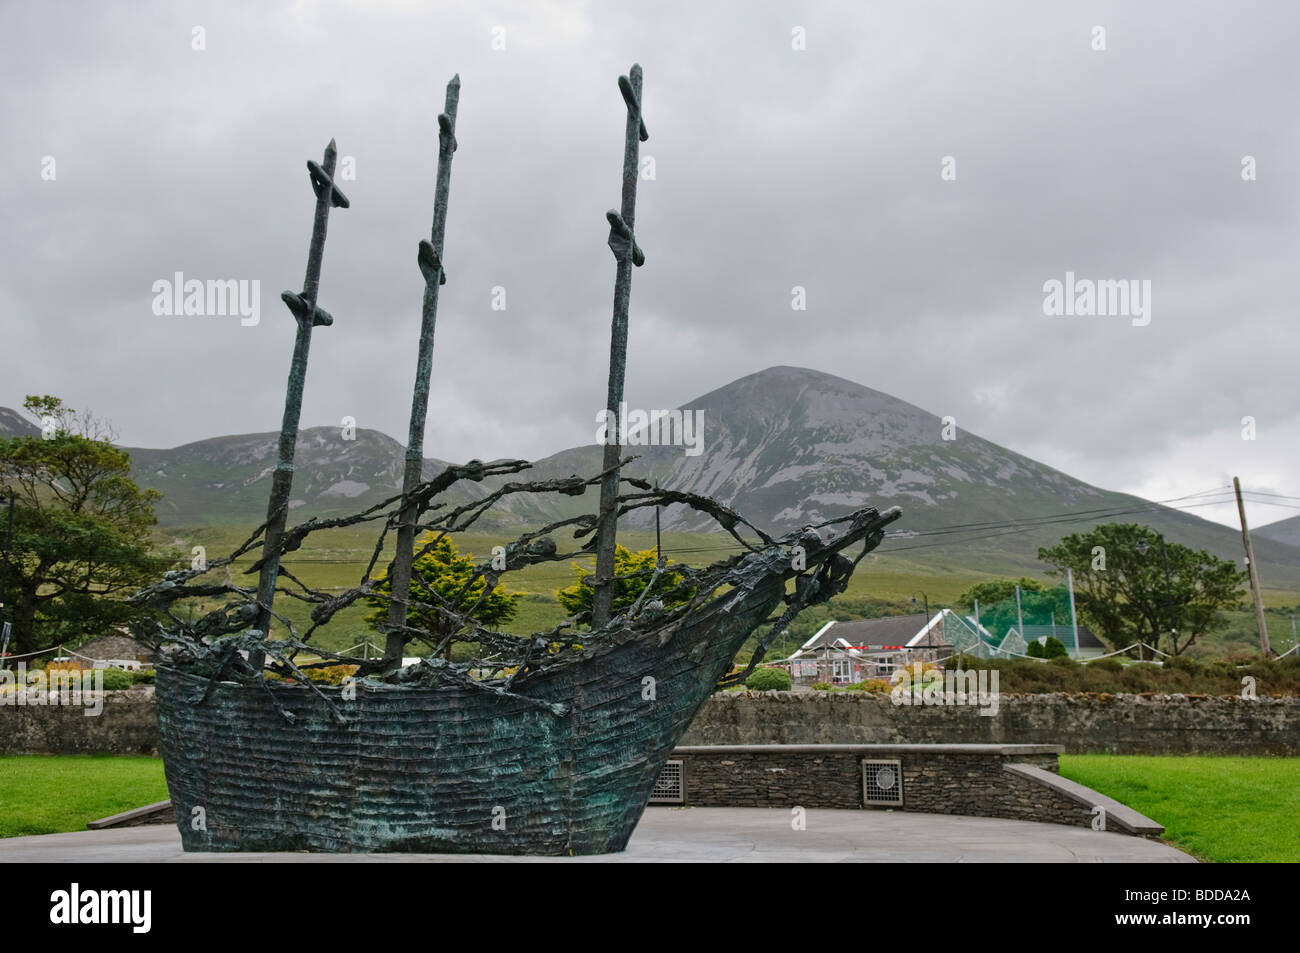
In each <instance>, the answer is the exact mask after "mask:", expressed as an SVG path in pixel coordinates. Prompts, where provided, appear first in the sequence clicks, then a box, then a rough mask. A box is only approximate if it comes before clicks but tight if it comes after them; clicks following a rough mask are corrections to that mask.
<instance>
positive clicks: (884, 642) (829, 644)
mask: <svg viewBox="0 0 1300 953" xmlns="http://www.w3.org/2000/svg"><path fill="white" fill-rule="evenodd" d="M925 624H926V622H925V618H924V617H923V616H920V615H893V616H884V617H883V618H880V619H856V620H854V621H852V622H837V621H835V620H834V619H832V620H831V621H830V622H827V623H826V624H825V625H824V626H822V627H821V628H820V629H818V630H817V633H816V634H815V635H814V636H813V637H812V638H811V639H809V640H808V641H807V642H805V643H804V644H803V645H801V646H800V647H799V651H798V652H796V653H794V654H795V656H799V655H806V654H809V653H812V652H819V651H822V650H824V649H827V648H839V649H844V650H853V649H856V650H858V651H865V652H879V651H883V650H885V649H901V648H903V647H905V646H906V645H907V643H908V642H910V641H911V640H912V639H913V638H915V637H916V636H917V634H918V633H919V632H920V631H921V630H922V628H924V626H925Z"/></svg>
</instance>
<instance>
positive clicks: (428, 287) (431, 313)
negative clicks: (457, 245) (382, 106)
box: [384, 73, 460, 672]
mask: <svg viewBox="0 0 1300 953" xmlns="http://www.w3.org/2000/svg"><path fill="white" fill-rule="evenodd" d="M459 104H460V74H459V73H457V74H456V75H455V76H453V77H452V78H451V82H449V83H448V84H447V99H446V105H445V106H444V107H443V112H442V113H440V114H439V116H438V183H437V186H436V187H435V189H434V197H433V229H432V231H431V234H430V236H429V237H430V241H427V242H426V241H421V242H420V250H419V254H418V255H417V260H418V262H419V265H420V272H421V274H423V275H424V307H423V309H422V311H421V315H420V344H419V347H418V349H417V351H416V357H415V390H414V392H413V394H412V396H411V426H410V430H409V432H408V434H407V438H406V467H405V470H404V471H403V473H402V509H401V512H400V514H399V517H398V520H399V522H398V525H397V553H396V555H395V556H394V557H393V568H392V571H391V572H390V573H389V580H390V582H391V583H392V589H391V593H390V594H391V597H392V601H391V602H389V604H388V624H389V625H391V626H397V627H399V628H400V627H401V626H405V625H406V616H407V603H408V601H409V600H410V592H411V563H412V561H413V560H414V558H415V530H416V520H417V518H418V514H417V507H416V504H415V502H414V501H412V500H411V499H410V495H411V493H412V491H413V490H414V489H415V488H416V487H417V486H419V484H420V481H421V479H422V478H423V476H424V423H425V419H426V417H427V416H428V411H429V375H430V374H431V373H432V368H433V331H434V326H435V325H436V324H437V321H438V289H439V288H440V287H441V286H442V285H445V284H446V283H447V275H446V274H445V273H444V271H443V267H442V246H443V236H444V235H445V233H446V230H447V195H448V193H449V192H450V190H451V157H452V154H453V153H454V152H455V151H456V108H457V106H458V105H459ZM406 641H407V640H406V636H405V634H404V633H402V632H401V631H391V630H390V631H389V633H388V636H387V639H386V640H385V643H384V671H385V672H391V671H393V670H394V669H396V668H398V667H400V666H401V664H402V653H403V650H404V649H405V647H406Z"/></svg>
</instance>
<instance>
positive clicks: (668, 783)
mask: <svg viewBox="0 0 1300 953" xmlns="http://www.w3.org/2000/svg"><path fill="white" fill-rule="evenodd" d="M650 803H651V804H685V803H686V784H685V781H684V778H683V776H682V763H681V762H680V761H668V762H666V763H665V764H664V769H663V770H662V771H660V772H659V778H658V780H656V781H655V786H654V788H653V789H652V790H651V791H650Z"/></svg>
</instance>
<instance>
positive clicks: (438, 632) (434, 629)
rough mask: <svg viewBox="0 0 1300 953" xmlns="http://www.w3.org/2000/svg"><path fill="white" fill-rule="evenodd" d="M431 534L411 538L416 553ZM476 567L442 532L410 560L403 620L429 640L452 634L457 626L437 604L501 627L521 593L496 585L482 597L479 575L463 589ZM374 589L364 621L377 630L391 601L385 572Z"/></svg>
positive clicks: (483, 587)
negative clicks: (408, 601)
mask: <svg viewBox="0 0 1300 953" xmlns="http://www.w3.org/2000/svg"><path fill="white" fill-rule="evenodd" d="M435 538H436V536H435V534H433V533H426V534H424V535H423V536H422V537H420V538H419V539H418V540H417V541H416V544H415V545H416V547H417V549H416V551H417V552H419V551H420V550H421V549H424V547H425V546H428V545H429V543H431V542H433V540H434V539H435ZM478 568H479V566H478V563H477V562H475V560H474V556H473V554H471V553H468V552H466V553H461V552H460V551H459V550H458V549H457V548H456V544H455V543H453V542H452V541H451V539H450V538H449V537H447V536H443V537H442V538H441V539H439V540H438V541H437V543H436V544H435V545H433V546H432V547H430V548H429V549H428V550H426V551H425V552H422V553H420V555H418V556H417V557H416V558H415V561H414V562H413V563H412V564H411V586H410V600H411V601H410V603H409V604H408V605H409V609H408V611H407V613H406V624H407V625H409V626H412V627H414V628H418V629H425V630H426V631H428V632H429V634H430V636H431V638H433V639H434V640H435V641H441V640H442V639H444V638H445V637H447V636H448V635H451V634H453V633H454V632H455V630H456V628H457V626H456V624H455V623H454V622H453V621H451V620H449V619H447V617H446V616H444V615H443V614H442V613H441V612H439V611H437V609H435V608H434V606H437V605H440V604H443V607H444V608H447V609H452V610H454V611H456V612H460V613H468V615H469V617H470V618H472V619H473V620H474V621H476V622H478V623H479V624H480V625H483V626H487V627H492V626H500V625H504V624H505V623H507V622H509V621H510V620H511V619H513V618H514V617H515V612H516V611H517V606H518V602H519V597H520V595H522V593H518V592H507V591H506V590H505V589H504V588H503V587H501V586H499V585H498V586H496V587H494V588H493V589H492V591H491V592H489V593H487V595H486V596H485V595H484V591H485V590H486V589H487V580H486V579H485V578H483V577H482V576H480V577H479V578H478V579H476V580H474V584H473V585H471V586H468V588H466V586H467V584H468V583H469V581H470V578H471V577H472V576H473V575H474V573H475V572H476V571H477V570H478ZM430 590H432V591H433V592H434V593H436V594H437V598H435V597H434V596H433V595H430ZM374 591H375V592H376V593H380V594H382V597H381V596H378V595H377V596H368V597H367V599H366V601H367V602H368V603H369V604H370V605H371V606H373V607H374V608H375V611H374V612H372V613H371V614H370V615H368V616H366V621H367V622H369V623H370V624H371V625H372V626H375V627H376V628H378V627H379V625H380V624H381V623H383V622H387V621H388V606H389V603H390V601H391V600H390V599H389V598H387V597H388V596H389V595H391V593H392V591H393V584H392V582H391V581H390V580H389V578H388V574H387V573H385V574H384V575H383V576H382V577H381V578H380V580H379V581H378V582H377V583H376V585H375V587H374ZM480 597H481V601H480ZM440 599H441V600H442V602H441V603H440V602H439V600H440ZM420 603H422V605H421V604H420ZM446 652H447V657H448V658H450V657H451V645H450V643H449V644H448V645H447V649H446Z"/></svg>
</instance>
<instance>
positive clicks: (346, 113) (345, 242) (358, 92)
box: [0, 0, 1300, 523]
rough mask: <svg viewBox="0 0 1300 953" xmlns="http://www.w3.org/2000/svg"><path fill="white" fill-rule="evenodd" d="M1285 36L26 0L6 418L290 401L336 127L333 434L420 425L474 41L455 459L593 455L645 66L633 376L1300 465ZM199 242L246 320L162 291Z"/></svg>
mask: <svg viewBox="0 0 1300 953" xmlns="http://www.w3.org/2000/svg"><path fill="white" fill-rule="evenodd" d="M1097 28H1101V29H1102V30H1104V34H1103V33H1100V32H1099V31H1098V29H1097ZM1298 35H1300V8H1298V7H1296V5H1294V4H1290V3H1283V2H1277V3H1259V4H1252V3H1242V2H1222V3H1186V2H1177V3H1172V2H1171V3H1155V2H1148V3H1142V4H1131V3H1115V4H1106V3H1062V4H1043V3H1035V2H1026V3H1010V2H988V3H973V2H953V3H907V4H904V3H901V2H893V3H885V4H866V3H858V2H854V3H829V2H818V3H812V2H807V3H752V2H745V3H739V2H737V3H716V2H707V3H700V2H687V3H666V4H654V5H646V4H635V5H634V4H613V3H590V4H586V3H571V2H559V0H555V2H536V0H534V2H528V3H519V4H506V3H469V2H465V3H454V2H427V3H416V2H403V3H398V2H392V3H384V2H377V0H365V2H355V3H346V2H334V3H319V4H317V3H247V4H239V3H224V2H223V3H156V4H152V3H134V2H133V3H98V2H96V3H84V4H76V3H40V4H35V3H33V4H7V5H5V7H4V9H3V12H0V64H3V65H0V71H3V76H4V82H3V84H0V104H2V106H0V129H3V133H2V134H0V209H2V211H0V214H2V215H3V216H4V219H5V228H4V229H3V232H2V233H0V243H3V244H2V247H0V406H6V405H7V406H11V407H17V406H19V405H20V404H21V402H22V399H23V395H25V394H28V393H52V394H57V395H59V396H61V397H62V398H64V400H65V401H66V402H67V403H68V404H70V405H72V406H74V407H77V408H83V407H89V408H92V409H93V410H94V411H95V412H96V413H98V414H99V415H101V416H103V417H105V418H108V419H109V420H111V421H112V422H113V423H114V424H115V426H116V428H117V430H118V432H119V434H120V438H121V440H122V442H124V443H125V444H128V445H132V446H151V447H156V446H172V445H176V444H180V443H184V442H188V441H190V440H196V439H201V438H204V437H208V436H215V435H218V434H223V433H244V432H253V431H270V430H275V429H277V428H278V425H279V419H280V408H281V402H282V399H283V388H284V380H285V374H286V371H287V367H288V361H289V355H290V351H291V348H292V340H293V332H294V327H293V322H292V319H291V318H290V317H289V315H288V312H287V311H286V310H285V309H284V308H283V306H282V305H281V304H280V302H279V301H278V295H279V292H280V291H281V290H284V289H292V290H295V291H296V290H299V289H300V288H301V283H302V275H303V268H304V264H305V261H306V252H307V241H308V236H309V233H310V227H311V218H312V210H313V197H312V194H311V190H310V188H309V186H308V183H307V176H306V172H305V169H304V163H305V160H306V159H308V158H315V159H317V160H318V161H319V159H320V156H321V152H322V150H323V148H324V146H325V144H326V142H328V140H329V139H330V137H331V136H333V137H336V138H337V140H338V144H339V151H340V154H341V155H342V156H344V157H346V158H347V159H348V160H350V162H351V168H352V169H354V171H355V179H353V180H349V181H344V182H341V183H340V184H341V185H342V186H343V187H344V189H345V191H346V192H347V193H348V195H349V197H350V199H351V201H352V207H351V208H350V209H347V210H336V211H335V212H334V213H333V215H332V217H331V221H330V230H329V242H328V245H327V248H326V254H325V263H324V272H323V278H322V282H321V294H320V303H321V305H322V307H324V308H326V309H328V310H329V311H330V312H331V313H333V315H334V316H335V318H336V323H335V325H334V326H333V327H330V328H323V329H319V330H318V331H317V332H316V334H315V337H314V339H313V344H312V353H311V369H310V374H309V378H308V387H307V395H306V402H305V406H304V411H303V424H304V425H305V426H306V425H320V424H334V425H337V424H338V423H339V422H340V421H341V419H342V418H343V417H344V416H353V417H355V418H356V420H357V422H358V424H359V425H360V426H363V427H373V428H376V429H379V430H382V431H385V432H387V433H389V434H391V435H393V436H395V437H398V438H399V439H401V438H403V437H404V435H405V432H406V417H407V414H408V412H409V407H410V386H411V382H412V379H413V376H414V363H415V342H416V336H417V329H418V324H419V313H420V301H421V292H422V278H421V276H420V273H419V271H418V269H417V267H416V261H415V251H416V245H417V242H418V241H419V240H420V239H421V238H427V237H428V234H429V228H430V218H431V211H432V202H433V184H434V176H435V170H436V147H437V126H436V121H435V117H436V115H437V113H438V112H439V111H440V110H441V108H442V104H443V95H444V86H445V84H446V82H447V80H448V79H449V78H450V77H451V76H452V74H453V73H456V72H459V74H460V76H461V80H462V84H463V85H462V92H461V98H460V118H459V123H458V128H457V134H458V139H459V142H460V149H459V151H458V152H457V153H456V159H455V164H454V167H453V174H452V195H451V207H450V214H449V218H448V230H447V245H446V254H445V261H446V266H447V270H448V273H449V281H448V284H447V285H446V286H445V288H444V289H443V291H442V301H441V309H440V313H439V318H438V330H437V342H436V349H435V354H434V385H433V394H432V401H431V412H430V416H429V428H428V431H427V437H426V444H425V447H426V452H427V453H428V454H429V455H431V456H437V457H440V458H442V459H461V458H468V457H471V456H478V457H484V458H488V457H496V456H507V455H508V456H527V457H531V456H542V455H545V454H548V453H551V452H554V451H556V450H558V449H561V448H564V447H568V446H572V445H575V444H579V443H586V442H590V441H591V439H592V431H593V426H594V423H593V417H594V413H595V410H596V409H597V408H599V407H600V406H603V400H604V389H605V374H606V363H607V359H608V349H609V319H610V306H611V293H612V282H613V272H614V264H613V258H612V256H611V255H610V252H609V249H608V248H607V247H606V245H605V240H606V237H607V234H608V228H607V226H606V224H605V221H604V217H603V216H604V211H605V210H606V209H607V208H610V207H614V206H617V205H618V202H619V184H620V168H621V161H622V148H623V143H622V134H623V121H624V106H623V102H622V100H621V98H620V97H619V94H618V90H617V87H616V84H615V80H616V77H617V76H618V74H619V73H622V72H626V71H627V69H628V67H629V66H630V64H631V63H632V62H634V61H636V62H640V63H641V64H642V65H643V67H644V69H645V94H644V104H645V116H646V123H647V126H648V128H649V131H650V140H649V142H647V143H645V144H644V145H643V146H642V155H643V156H652V157H653V158H654V165H655V177H654V179H652V180H644V181H642V182H641V184H640V202H639V207H638V216H637V232H638V238H639V240H640V243H641V244H642V246H643V247H644V248H645V250H646V254H647V258H648V260H647V264H646V266H645V267H644V268H642V269H639V270H638V271H637V272H636V273H635V277H634V281H633V289H632V320H631V328H632V330H631V342H630V348H629V354H628V372H627V380H628V390H627V397H628V400H629V403H630V404H632V405H633V406H641V407H671V406H676V405H678V404H681V403H683V402H685V401H687V400H689V399H690V398H692V397H695V396H698V395H700V394H703V393H705V392H707V391H710V390H713V389H714V388H716V387H719V386H721V385H723V384H725V383H727V382H728V381H731V380H733V379H735V378H737V377H740V376H743V375H745V374H749V373H753V372H754V371H757V370H760V369H762V368H764V367H768V366H771V365H775V364H794V365H801V366H807V367H812V368H816V369H819V370H823V371H827V372H830V373H833V374H838V375H841V376H843V377H846V378H849V379H851V380H854V381H857V382H859V383H862V384H865V385H867V386H870V387H874V388H876V389H878V390H882V391H885V392H887V393H890V394H893V395H895V396H897V397H900V398H902V399H904V400H908V401H910V402H912V403H915V404H917V405H919V406H921V407H923V408H925V409H927V410H929V411H931V412H933V413H936V414H939V415H947V414H951V415H953V416H954V417H955V418H956V419H957V422H958V425H959V426H960V427H961V428H963V429H966V430H969V431H972V432H974V433H978V434H980V435H981V436H984V437H987V438H988V439H991V440H993V441H995V442H997V443H1000V444H1003V445H1005V446H1007V447H1010V448H1012V449H1014V450H1016V451H1019V452H1021V453H1024V454H1027V455H1029V456H1031V457H1034V458H1036V459H1039V460H1041V461H1043V462H1045V463H1048V464H1050V465H1052V466H1055V467H1058V468H1060V469H1062V470H1065V471H1066V472H1068V473H1071V474H1073V475H1075V476H1078V477H1080V478H1082V479H1085V480H1087V481H1089V482H1092V483H1095V484H1098V485H1101V486H1104V487H1107V488H1110V489H1117V490H1125V491H1129V492H1134V493H1138V494H1140V495H1143V496H1146V497H1148V498H1153V499H1165V498H1170V497H1175V496H1179V495H1182V494H1184V493H1191V492H1195V491H1199V490H1203V489H1207V488H1209V487H1214V486H1218V485H1220V484H1222V483H1224V482H1226V481H1227V480H1228V478H1229V477H1230V475H1231V474H1233V473H1239V474H1240V475H1241V477H1242V479H1243V482H1244V483H1245V484H1246V485H1247V486H1250V487H1253V488H1258V489H1262V490H1268V491H1272V492H1277V493H1285V494H1292V495H1300V471H1298V469H1297V466H1296V464H1297V463H1298V462H1300V441H1298V440H1297V436H1298V434H1300V386H1297V378H1298V376H1300V362H1297V353H1296V351H1297V348H1296V342H1297V322H1296V310H1297V301H1298V300H1300V298H1298V296H1297V294H1296V290H1295V288H1293V287H1292V285H1293V284H1294V282H1295V280H1296V274H1297V262H1298V261H1300V226H1298V224H1297V214H1296V213H1297V204H1298V201H1300V136H1298V134H1297V129H1298V128H1300V125H1298V124H1297V122H1296V120H1295V106H1296V102H1297V101H1298V100H1300V96H1298V95H1297V94H1298V93H1300V88H1298V87H1300V82H1298V80H1300V59H1297V57H1296V55H1295V51H1296V37H1297V36H1298ZM1099 45H1104V47H1105V48H1104V49H1098V48H1097V47H1098V46H1099ZM799 46H803V47H804V48H802V49H798V48H796V47H799ZM196 47H202V48H201V49H196ZM499 47H504V48H499ZM1247 156H1249V157H1253V165H1254V169H1255V176H1256V177H1255V178H1254V180H1247V179H1244V178H1243V162H1244V161H1247V160H1245V157H1247ZM945 157H951V159H952V161H951V162H950V163H949V164H948V168H949V170H950V171H951V170H952V169H955V173H956V175H955V178H951V177H949V178H946V179H945V178H944V176H943V175H942V172H943V170H944V167H945V165H944V164H945ZM51 159H52V160H53V162H51V161H50V160H51ZM1067 271H1072V272H1074V273H1075V274H1076V275H1077V276H1078V277H1079V278H1089V279H1098V280H1099V279H1136V280H1139V281H1149V282H1150V283H1151V286H1150V287H1151V289H1152V290H1151V300H1150V314H1149V318H1150V320H1149V323H1147V324H1145V326H1137V325H1135V323H1134V320H1133V319H1131V318H1130V317H1127V316H1101V315H1090V316H1077V315H1076V316H1053V315H1046V314H1044V290H1043V289H1044V283H1045V282H1047V281H1049V280H1051V279H1054V278H1055V279H1058V280H1064V279H1065V275H1066V272H1067ZM176 272H181V273H183V275H184V276H185V277H186V278H187V279H189V278H197V279H200V280H208V279H223V278H234V279H241V280H249V281H251V280H254V279H256V280H258V281H260V283H261V305H262V306H261V315H260V321H259V323H258V324H257V325H256V326H249V327H246V326H243V325H242V324H241V320H240V318H239V317H238V316H202V317H200V316H170V317H169V316H159V315H156V314H154V310H153V307H152V304H153V300H154V293H153V290H152V288H153V284H154V282H155V281H157V280H159V279H170V278H172V276H173V275H174V274H175V273H176ZM795 286H801V287H803V288H804V289H806V303H807V310H806V311H801V312H800V311H794V310H793V309H792V307H791V302H792V293H791V289H792V288H794V287H795ZM494 288H504V289H505V305H506V306H505V310H494V309H493V307H492V305H493V289H494ZM1246 416H1250V417H1253V418H1255V427H1256V439H1255V440H1253V441H1249V440H1243V439H1242V418H1243V417H1246ZM1200 512H1201V514H1202V515H1205V516H1208V517H1211V518H1216V519H1220V520H1222V521H1224V522H1231V521H1232V520H1233V519H1234V518H1235V514H1234V513H1233V511H1232V510H1231V509H1230V508H1227V507H1224V508H1221V509H1217V510H1214V509H1212V510H1201V511H1200ZM1292 513H1294V510H1281V509H1277V510H1273V511H1269V510H1267V509H1265V508H1262V507H1261V508H1259V509H1258V510H1257V511H1256V515H1255V516H1254V517H1253V519H1254V521H1255V522H1256V523H1263V522H1267V521H1269V520H1272V519H1276V518H1281V517H1283V516H1287V515H1291V514H1292Z"/></svg>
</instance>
